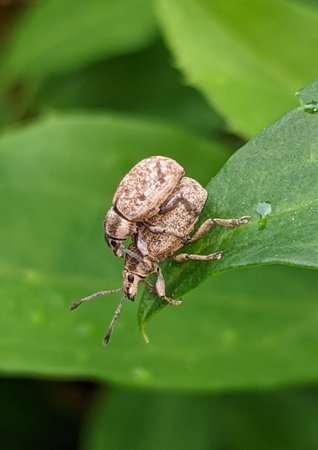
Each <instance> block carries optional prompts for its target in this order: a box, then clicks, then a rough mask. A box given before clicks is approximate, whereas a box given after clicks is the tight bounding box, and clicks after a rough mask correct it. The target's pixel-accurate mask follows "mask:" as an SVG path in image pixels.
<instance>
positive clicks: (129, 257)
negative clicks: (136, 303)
mask: <svg viewBox="0 0 318 450" xmlns="http://www.w3.org/2000/svg"><path fill="white" fill-rule="evenodd" d="M128 250H129V253H126V255H125V269H124V271H123V290H124V292H125V294H126V295H127V297H128V298H129V299H130V300H133V299H134V298H135V296H136V294H137V291H138V285H139V283H140V281H142V280H143V279H144V278H146V277H147V276H149V275H151V274H152V273H154V272H155V271H156V270H157V263H156V262H155V261H153V260H151V259H149V258H147V257H143V256H142V255H141V253H140V252H139V251H138V249H137V247H136V246H135V244H131V245H130V246H129V247H128ZM134 255H135V256H136V257H134Z"/></svg>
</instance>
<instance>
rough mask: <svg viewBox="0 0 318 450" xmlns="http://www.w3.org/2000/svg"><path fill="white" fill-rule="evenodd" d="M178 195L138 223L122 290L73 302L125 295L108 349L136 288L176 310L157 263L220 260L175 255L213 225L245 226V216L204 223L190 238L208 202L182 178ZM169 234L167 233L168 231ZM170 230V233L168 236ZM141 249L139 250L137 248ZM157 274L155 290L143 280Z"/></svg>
mask: <svg viewBox="0 0 318 450" xmlns="http://www.w3.org/2000/svg"><path fill="white" fill-rule="evenodd" d="M178 195H179V196H180V198H182V200H183V201H177V202H175V204H174V207H173V208H168V210H166V211H160V212H158V213H157V214H155V215H153V216H152V217H151V218H149V219H148V220H147V223H139V225H138V227H139V230H140V232H141V233H142V236H143V239H142V243H140V241H139V242H138V235H137V234H133V242H132V243H131V244H130V245H129V247H128V248H127V249H126V252H125V253H126V254H125V264H124V270H123V275H122V277H123V279H122V287H121V288H118V289H114V290H109V291H99V292H96V293H94V294H92V295H90V296H88V297H85V298H82V299H80V300H78V301H77V302H75V303H74V304H73V305H72V306H71V309H75V308H77V307H78V306H79V305H81V304H82V303H86V302H88V301H90V300H92V299H94V298H96V297H101V296H105V295H109V294H113V293H118V292H123V293H124V295H123V297H122V299H121V300H120V303H119V305H118V307H117V309H116V311H115V314H114V316H113V318H112V320H111V323H110V326H109V328H108V331H107V333H106V335H105V338H104V340H103V343H104V345H107V344H108V342H109V339H110V336H111V333H112V331H113V328H114V325H115V322H116V320H117V318H118V316H119V314H120V311H121V308H122V305H123V303H124V301H125V299H129V300H132V301H133V300H134V299H135V296H136V294H137V292H138V286H139V284H140V283H141V282H142V283H144V284H145V285H146V286H147V287H148V288H150V289H152V290H153V291H154V292H155V293H156V294H157V295H158V296H159V297H160V298H161V299H162V301H165V302H167V303H169V304H170V305H173V306H177V305H179V304H180V303H181V300H174V299H172V298H170V297H168V296H167V295H166V290H165V280H164V277H163V274H162V272H161V269H160V266H159V262H160V261H163V260H165V259H167V258H170V259H172V260H174V261H176V262H178V263H182V262H184V261H186V260H190V259H191V260H197V261H211V260H218V259H220V258H221V257H222V252H221V251H218V252H215V253H211V254H209V255H197V254H189V253H180V254H175V253H176V252H177V251H178V250H179V249H181V248H182V247H183V246H184V244H185V243H192V242H194V241H196V240H198V239H200V238H201V237H202V236H203V235H204V234H205V233H207V232H208V231H209V230H210V228H211V227H212V226H213V225H221V226H226V227H234V226H237V225H241V224H246V223H247V222H248V220H249V217H248V216H243V217H240V218H239V219H212V218H209V219H206V220H205V221H204V222H203V223H202V225H201V226H200V227H199V228H198V230H197V231H196V232H195V233H194V234H193V235H192V236H190V233H191V232H192V231H193V228H194V226H195V224H196V222H197V221H198V218H199V215H200V213H201V211H202V209H203V206H204V204H205V203H206V200H207V195H208V194H207V191H206V190H205V189H204V188H203V187H202V186H201V185H200V184H199V183H198V182H197V181H195V180H193V179H192V178H189V177H182V179H181V180H180V182H179V183H178ZM167 230H168V231H167ZM171 230H172V231H173V233H171ZM140 245H141V248H140ZM153 273H156V274H157V280H156V283H155V286H151V285H150V284H149V283H148V282H147V281H146V280H145V279H146V278H147V277H148V276H149V275H151V274H153Z"/></svg>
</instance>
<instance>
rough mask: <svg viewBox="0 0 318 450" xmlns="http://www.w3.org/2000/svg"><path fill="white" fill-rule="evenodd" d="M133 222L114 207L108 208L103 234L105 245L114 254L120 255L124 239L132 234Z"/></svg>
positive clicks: (121, 254)
mask: <svg viewBox="0 0 318 450" xmlns="http://www.w3.org/2000/svg"><path fill="white" fill-rule="evenodd" d="M134 226H135V224H132V222H129V221H128V220H126V219H125V218H124V217H122V216H120V215H119V214H118V213H117V212H116V211H115V209H114V208H110V209H109V211H108V212H107V214H106V216H105V219H104V235H105V241H106V243H107V245H108V246H109V247H110V248H111V249H112V251H113V253H114V255H116V256H118V257H122V256H123V254H124V252H123V249H124V245H123V243H124V241H125V240H126V239H127V238H128V237H129V236H131V235H132V234H133V232H134V230H133V227H134Z"/></svg>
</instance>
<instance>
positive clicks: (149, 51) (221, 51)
mask: <svg viewBox="0 0 318 450" xmlns="http://www.w3.org/2000/svg"><path fill="white" fill-rule="evenodd" d="M9 18H10V20H9ZM0 27H1V29H0V31H1V33H0V37H1V39H2V51H1V55H0V82H1V92H0V122H1V136H0V198H1V200H0V202H1V203H0V204H1V219H0V280H1V282H0V293H1V300H2V302H1V316H0V327H1V337H0V368H1V371H2V373H3V375H4V376H5V377H4V378H3V379H2V380H1V382H0V390H1V399H2V402H1V408H0V417H1V430H0V439H1V443H2V445H1V447H3V448H5V449H6V450H11V449H12V450H16V449H18V448H22V447H23V448H24V449H26V450H27V449H28V448H30V449H31V448H32V449H33V450H34V449H37V448H39V449H40V448H41V449H42V448H59V449H64V448H65V449H67V450H70V449H72V448H79V447H80V448H82V449H83V450H101V449H105V448H109V447H112V448H114V449H117V448H118V449H119V448H121V449H122V448H124V447H127V446H130V447H132V448H135V449H149V448H154V449H156V448H163V447H164V448H166V449H167V450H168V449H169V448H173V449H175V448H182V449H187V448H189V449H190V448H198V449H213V450H241V449H242V450H243V449H244V450H249V449H251V450H257V449H260V450H265V449H266V450H267V449H268V450H269V449H270V450H272V449H274V450H276V449H277V450H284V449H288V450H293V449H302V448H304V449H306V450H307V449H309V450H311V449H315V448H317V446H318V436H317V427H316V421H317V418H318V417H317V416H318V410H317V408H318V406H317V405H318V403H317V391H316V389H315V387H313V388H312V389H308V388H307V389H305V388H303V387H302V388H299V389H297V390H291V389H290V386H299V385H303V384H305V383H309V382H311V383H314V382H316V380H317V377H318V364H317V358H316V353H317V345H318V331H317V330H318V327H317V324H318V305H317V295H316V293H317V272H316V271H315V270H312V269H307V270H305V269H303V268H300V267H310V268H314V267H317V264H318V244H317V233H316V230H317V217H318V215H317V212H318V209H317V200H318V188H317V180H318V177H317V172H318V171H317V168H318V124H317V120H318V114H315V113H316V109H317V108H315V105H317V103H316V102H317V101H318V93H317V91H318V89H317V81H316V82H315V83H313V84H311V85H310V86H309V87H308V88H307V89H305V90H304V91H302V92H300V94H299V99H300V104H301V106H300V107H297V104H298V103H297V100H296V99H295V98H294V93H295V92H296V91H298V90H299V89H301V88H302V87H303V86H305V85H307V84H309V83H310V82H311V81H312V80H313V79H315V78H318V67H317V63H316V57H315V55H316V49H317V44H318V31H317V30H318V10H317V5H316V3H315V2H312V1H310V0H307V1H303V2H301V1H300V0H299V1H297V0H290V1H286V0H279V1H274V0H270V1H269V0H257V1H251V0H227V1H214V0H213V1H212V0H153V1H149V0H92V1H90V2H86V1H84V0H80V1H78V0H77V1H75V0H63V1H62V0H42V1H41V2H34V3H33V2H30V3H29V2H25V3H24V4H23V5H21V3H20V2H19V1H18V0H17V1H16V2H15V1H14V0H13V1H12V2H7V4H6V2H4V5H3V6H0ZM293 108H296V109H294V110H293V111H290V110H291V109H293ZM306 111H307V112H306ZM309 112H310V113H311V114H308V113H309ZM285 113H287V114H286V115H285V116H283V117H282V118H281V119H279V116H280V115H282V114H285ZM274 120H276V122H275V123H274V124H273V125H271V126H269V125H270V123H271V122H272V121H274ZM264 127H267V128H266V129H265V130H264V131H263V132H262V133H260V134H259V135H258V136H257V137H256V138H254V139H252V140H251V141H250V142H249V143H247V144H246V145H245V146H244V148H242V149H241V150H239V151H238V152H236V153H235V155H234V156H233V157H232V158H231V159H230V160H229V161H228V162H227V163H226V164H225V162H226V160H227V159H228V158H229V156H230V155H231V153H233V152H234V151H236V150H237V148H238V147H239V146H240V144H241V143H242V141H241V139H242V138H245V139H246V138H250V137H251V136H253V135H255V133H257V132H259V131H261V130H262V128H264ZM153 154H163V155H169V156H170V157H172V158H175V159H176V160H178V161H179V162H180V163H181V164H182V165H183V166H184V167H185V169H186V173H187V174H188V175H189V176H192V177H194V178H196V179H198V180H199V181H200V182H201V183H203V184H204V185H206V184H207V183H208V182H209V181H210V180H211V177H215V178H213V179H212V180H211V181H210V183H209V185H208V190H209V194H210V196H209V202H208V204H207V208H206V210H205V212H204V214H205V215H206V216H208V215H211V214H212V215H214V214H215V215H223V216H231V215H242V214H250V215H251V216H252V220H251V223H250V225H248V226H246V228H245V230H244V229H243V228H242V229H240V230H234V231H233V232H232V231H231V230H217V229H216V230H213V232H211V233H210V234H209V236H208V238H206V239H204V240H202V241H201V242H198V243H197V244H195V245H193V247H191V251H192V250H196V251H200V252H202V253H206V252H207V251H208V250H209V249H210V248H213V249H214V248H215V249H217V250H225V251H226V252H225V257H224V260H223V261H220V262H219V263H212V264H211V265H204V264H194V263H190V264H187V265H185V266H183V267H181V266H180V267H176V265H169V264H166V265H165V266H164V267H165V273H166V277H167V281H168V289H170V290H171V291H174V292H175V293H176V294H177V293H185V292H188V291H189V292H188V293H187V294H186V295H185V296H184V298H183V300H184V303H183V305H182V306H181V307H179V308H175V309H174V308H166V309H165V311H164V312H163V313H162V314H160V315H158V316H157V317H156V318H155V319H154V320H152V322H151V323H150V325H149V335H150V338H151V343H150V344H149V345H148V346H147V345H145V344H144V343H143V341H142V339H141V338H140V336H139V334H138V330H137V321H136V314H137V309H138V306H137V305H133V304H127V305H125V310H124V311H123V317H121V320H120V321H119V323H118V325H117V330H116V335H115V336H114V339H113V342H111V345H110V347H109V348H107V349H104V348H102V347H101V339H102V336H103V333H104V330H105V327H106V326H107V323H108V321H109V319H110V317H111V315H112V311H113V310H114V304H116V302H117V299H112V298H109V299H105V300H99V301H96V302H93V303H92V304H90V305H87V306H83V307H82V308H80V309H79V310H78V312H76V313H72V314H71V313H70V312H69V311H68V309H69V305H70V304H71V303H72V301H74V300H75V299H76V298H78V297H81V296H83V295H86V294H88V293H90V292H91V291H94V290H97V289H108V288H115V287H119V286H120V283H121V270H122V261H121V260H118V259H116V258H115V257H113V255H112V254H111V252H110V251H109V249H105V246H104V243H103V236H102V234H103V233H102V227H101V223H102V220H103V215H104V213H105V211H106V209H107V208H108V207H109V205H110V203H111V199H112V195H113V192H114V189H115V187H116V185H117V184H118V182H119V181H120V179H121V178H122V177H123V175H124V174H125V173H126V172H127V170H129V168H130V167H131V166H132V165H133V164H134V163H136V162H137V161H139V160H140V159H142V158H144V157H147V156H149V155H153ZM224 164H225V166H224V167H223V168H222V166H223V165H224ZM221 168H222V169H221ZM220 169H221V170H220ZM217 173H218V175H217ZM216 175H217V176H216ZM259 202H267V203H271V205H272V214H271V215H270V217H269V218H267V219H266V220H263V221H262V217H261V216H260V214H259V213H258V212H257V204H258V203H259ZM263 219H264V218H263ZM265 222H266V223H265ZM226 255H227V257H226ZM265 263H266V264H268V263H271V264H273V263H279V264H285V267H279V266H277V265H276V266H275V265H272V266H271V267H264V266H263V267H258V268H251V269H249V270H246V269H242V267H244V266H247V265H260V264H263V265H264V264H265ZM290 265H294V266H298V267H296V268H295V267H294V268H291V267H288V266H290ZM235 267H236V268H239V267H240V268H241V270H232V271H228V272H226V273H221V274H219V275H218V276H216V277H211V278H209V279H208V280H206V281H205V283H204V284H202V285H201V286H199V287H198V288H196V289H193V290H192V291H190V289H192V288H194V286H195V285H196V284H197V283H198V282H199V281H201V280H202V279H203V278H205V277H206V276H207V275H208V274H211V273H213V274H215V272H216V270H221V271H223V270H225V269H230V268H232V269H233V268H235ZM147 302H148V303H147ZM158 306H160V308H161V305H158V302H157V300H156V299H153V298H151V297H150V298H149V297H148V300H147V297H144V298H143V299H142V302H141V309H140V310H139V316H140V314H141V313H140V311H141V312H142V311H143V312H142V313H143V314H144V313H145V316H146V318H147V317H148V316H150V315H152V314H153V312H154V311H155V310H157V309H158ZM142 308H144V309H142ZM147 308H148V309H147ZM144 318H145V317H144ZM144 318H143V320H144ZM17 376H18V377H26V376H27V377H28V378H29V379H31V378H32V379H35V380H37V379H39V378H41V377H42V378H43V377H47V376H49V377H54V379H65V378H68V379H71V380H79V379H82V380H84V381H85V382H88V381H92V380H94V381H95V383H96V384H95V388H93V389H91V385H86V384H84V385H80V384H76V383H74V384H72V383H67V384H59V383H52V382H45V383H43V382H41V383H39V382H38V381H35V380H33V381H32V380H28V381H26V380H24V379H22V378H21V380H20V381H19V380H15V381H14V380H9V377H17ZM100 385H103V390H100V389H99V386H100ZM118 385H121V388H120V389H119V388H118V387H117V386H118ZM86 386H87V387H86ZM122 386H126V387H128V386H129V387H130V388H131V389H132V388H136V387H138V390H130V391H129V390H128V389H127V388H126V389H123V388H122ZM274 387H276V389H277V388H278V387H280V388H286V387H289V390H285V391H284V390H283V389H281V390H277V391H274V390H272V391H270V390H269V389H270V388H272V389H273V388H274ZM265 388H266V389H267V390H264V389H265ZM152 389H154V390H156V391H158V392H154V391H152ZM243 389H244V391H243ZM255 389H258V392H256V391H255ZM262 389H263V391H262V392H260V390H262ZM159 391H160V392H159ZM181 391H182V392H181ZM226 391H227V392H226ZM229 391H231V393H230V392H229ZM92 393H93V395H92ZM82 423H83V424H84V427H83V428H82V427H81V426H80V425H81V424H82ZM80 428H81V430H80V431H79V429H80Z"/></svg>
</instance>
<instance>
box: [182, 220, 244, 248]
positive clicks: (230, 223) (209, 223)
mask: <svg viewBox="0 0 318 450" xmlns="http://www.w3.org/2000/svg"><path fill="white" fill-rule="evenodd" d="M249 220H250V217H249V216H243V217H240V218H239V219H207V220H206V221H205V222H203V223H202V225H200V227H199V228H198V229H197V231H196V232H195V233H194V235H193V236H192V237H191V238H190V239H188V240H187V242H188V243H190V242H194V241H197V240H198V239H201V237H202V236H204V235H205V234H206V233H207V232H208V231H209V230H210V229H211V228H212V227H213V225H220V226H222V227H230V228H233V227H236V226H238V225H244V224H246V223H247V222H248V221H249Z"/></svg>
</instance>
